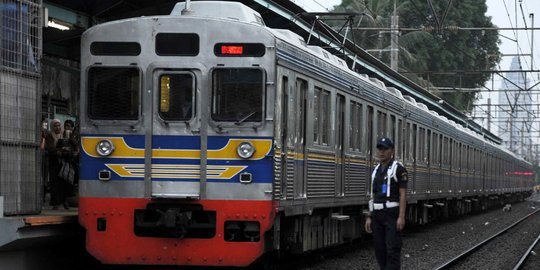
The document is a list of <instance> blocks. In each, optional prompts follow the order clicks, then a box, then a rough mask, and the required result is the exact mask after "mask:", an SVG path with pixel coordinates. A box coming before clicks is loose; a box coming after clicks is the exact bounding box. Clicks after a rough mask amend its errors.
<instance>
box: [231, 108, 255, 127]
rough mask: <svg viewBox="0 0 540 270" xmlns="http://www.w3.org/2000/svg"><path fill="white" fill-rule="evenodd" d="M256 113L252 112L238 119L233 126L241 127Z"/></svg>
mask: <svg viewBox="0 0 540 270" xmlns="http://www.w3.org/2000/svg"><path fill="white" fill-rule="evenodd" d="M256 113H257V111H252V112H250V113H248V114H247V115H246V116H244V117H242V118H240V119H238V121H236V123H234V124H235V125H237V126H239V125H241V124H242V123H243V122H244V121H246V120H247V119H248V118H250V117H251V116H253V115H254V114H256Z"/></svg>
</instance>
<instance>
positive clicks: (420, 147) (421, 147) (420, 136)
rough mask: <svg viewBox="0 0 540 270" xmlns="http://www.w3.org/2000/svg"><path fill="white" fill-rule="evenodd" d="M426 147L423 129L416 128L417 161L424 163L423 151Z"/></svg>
mask: <svg viewBox="0 0 540 270" xmlns="http://www.w3.org/2000/svg"><path fill="white" fill-rule="evenodd" d="M425 147H426V130H425V129H424V128H423V127H419V128H418V148H417V149H418V152H417V156H416V160H417V161H421V162H425V160H424V157H425V156H424V149H425Z"/></svg>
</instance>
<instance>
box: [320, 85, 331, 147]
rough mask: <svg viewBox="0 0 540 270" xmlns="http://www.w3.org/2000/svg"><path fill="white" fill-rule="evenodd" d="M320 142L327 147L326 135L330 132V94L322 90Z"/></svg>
mask: <svg viewBox="0 0 540 270" xmlns="http://www.w3.org/2000/svg"><path fill="white" fill-rule="evenodd" d="M320 118H321V121H322V124H321V141H322V144H324V145H328V138H329V137H330V136H328V133H329V132H330V92H329V91H325V90H323V91H322V92H321V116H320Z"/></svg>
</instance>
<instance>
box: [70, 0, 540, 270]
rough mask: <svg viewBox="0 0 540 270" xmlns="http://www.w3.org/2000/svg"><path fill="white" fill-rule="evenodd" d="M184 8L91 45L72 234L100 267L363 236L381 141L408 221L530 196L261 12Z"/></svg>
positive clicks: (520, 172)
mask: <svg viewBox="0 0 540 270" xmlns="http://www.w3.org/2000/svg"><path fill="white" fill-rule="evenodd" d="M184 5H185V4H184V3H179V4H178V5H177V6H176V7H175V9H174V10H173V12H172V14H171V15H169V16H156V17H141V18H133V19H127V20H121V21H116V22H109V23H104V24H101V25H98V26H95V27H93V28H91V29H89V30H88V31H86V32H85V34H84V35H83V39H82V46H81V47H82V52H81V55H82V57H81V117H80V119H81V134H82V135H81V137H82V148H81V149H82V157H81V173H80V175H81V180H80V208H79V211H80V213H79V219H80V222H81V224H82V225H83V226H84V227H85V228H86V231H87V248H88V250H89V251H90V253H91V254H93V255H94V256H96V257H97V258H98V259H99V260H101V261H102V262H104V263H113V264H176V265H248V264H250V263H252V262H253V261H255V260H256V259H257V258H259V257H260V256H261V255H262V254H264V253H265V252H268V251H271V250H281V251H290V252H304V251H307V250H312V249H317V248H322V247H325V246H330V245H334V244H338V243H342V242H344V241H347V240H350V239H353V238H357V237H360V236H361V224H362V218H363V217H362V210H363V209H365V205H366V203H367V200H368V199H369V194H368V191H369V190H370V189H369V182H370V181H369V175H370V171H371V169H372V168H373V165H374V163H375V161H374V160H373V157H372V154H373V150H374V143H375V141H376V139H377V138H378V137H380V136H383V135H384V136H389V137H391V138H394V140H395V141H396V143H397V149H396V150H397V151H396V158H397V159H398V160H402V161H403V163H404V164H405V165H406V166H407V168H408V170H409V172H410V175H411V178H410V184H409V188H408V189H409V190H408V193H409V198H410V200H409V203H410V205H409V208H410V211H409V216H408V218H409V220H411V221H420V222H425V221H427V220H428V219H429V218H430V217H431V214H430V213H431V212H430V210H428V208H426V207H428V206H429V205H430V204H432V203H437V205H440V206H441V207H443V208H444V209H447V210H448V209H450V207H449V206H452V205H453V204H455V206H459V207H458V208H459V209H464V211H466V210H467V207H462V206H461V205H462V204H463V205H465V204H466V203H465V202H464V201H470V200H471V199H474V200H478V198H480V199H481V198H484V197H485V198H487V197H490V196H491V197H493V196H498V195H501V194H512V193H516V194H521V193H526V192H529V191H530V190H531V186H532V182H531V177H530V175H529V172H530V164H528V163H526V162H524V161H523V160H521V159H519V158H517V157H515V156H513V155H512V154H510V153H508V152H507V151H504V150H502V149H501V148H500V147H499V146H496V145H493V144H491V143H489V142H487V141H485V140H483V139H482V138H481V137H480V136H477V135H475V134H473V133H472V132H470V131H468V130H466V129H464V128H462V127H460V126H459V125H456V124H453V123H452V122H451V121H448V120H446V119H445V118H444V117H442V116H439V115H437V114H436V113H433V112H430V111H429V110H427V108H425V106H423V105H421V104H417V103H416V102H415V101H414V100H413V99H411V98H408V97H403V96H402V95H401V94H400V92H399V91H398V90H397V89H393V88H387V87H385V86H384V84H383V83H382V82H379V81H377V80H373V79H370V78H368V77H367V76H364V75H359V74H356V73H354V72H352V71H351V70H349V69H348V67H347V64H346V63H345V62H344V61H343V60H341V59H339V58H337V57H335V56H333V55H331V54H330V53H328V52H327V51H325V50H323V49H321V48H319V47H315V46H308V45H306V44H305V41H304V40H303V39H302V38H301V37H300V36H298V35H296V34H294V33H292V32H289V31H287V30H278V29H270V28H268V27H265V26H264V23H263V21H262V19H261V16H260V15H259V14H258V13H256V12H255V11H253V10H252V9H250V8H248V7H246V6H244V5H242V4H240V3H234V2H194V3H192V6H191V10H190V11H183V9H184Z"/></svg>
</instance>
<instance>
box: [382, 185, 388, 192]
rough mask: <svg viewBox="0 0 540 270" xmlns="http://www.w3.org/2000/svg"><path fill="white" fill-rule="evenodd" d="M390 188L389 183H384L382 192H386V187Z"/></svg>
mask: <svg viewBox="0 0 540 270" xmlns="http://www.w3.org/2000/svg"><path fill="white" fill-rule="evenodd" d="M387 188H388V185H387V184H386V183H384V184H383V185H382V193H386V189H387Z"/></svg>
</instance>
